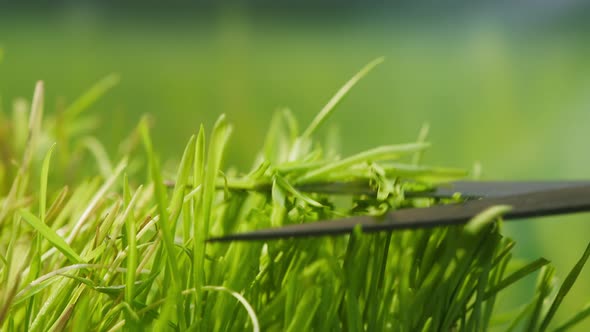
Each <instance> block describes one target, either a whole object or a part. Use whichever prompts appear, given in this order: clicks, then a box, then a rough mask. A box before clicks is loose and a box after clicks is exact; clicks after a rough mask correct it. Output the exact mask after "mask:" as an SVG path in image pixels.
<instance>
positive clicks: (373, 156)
mask: <svg viewBox="0 0 590 332" xmlns="http://www.w3.org/2000/svg"><path fill="white" fill-rule="evenodd" d="M429 146H430V145H429V144H428V143H409V144H400V145H386V146H381V147H377V148H374V149H370V150H367V151H363V152H361V153H358V154H356V155H353V156H350V157H348V158H345V159H342V160H339V161H335V162H332V163H329V164H327V165H325V166H322V167H319V168H317V169H312V170H310V171H309V172H307V173H305V174H304V175H303V176H301V177H299V178H298V179H297V183H304V182H310V181H312V180H316V179H318V178H321V177H323V176H326V175H328V174H330V173H333V172H338V171H342V170H345V169H347V168H349V167H351V166H354V165H358V164H362V163H370V162H375V161H380V160H393V159H397V158H399V157H401V156H403V155H405V154H410V153H415V152H417V151H420V150H424V149H426V148H428V147H429Z"/></svg>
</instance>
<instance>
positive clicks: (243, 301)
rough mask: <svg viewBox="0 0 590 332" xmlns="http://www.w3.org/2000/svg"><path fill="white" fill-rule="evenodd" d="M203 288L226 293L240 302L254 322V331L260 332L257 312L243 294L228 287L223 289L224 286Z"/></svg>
mask: <svg viewBox="0 0 590 332" xmlns="http://www.w3.org/2000/svg"><path fill="white" fill-rule="evenodd" d="M202 288H203V289H204V290H211V291H219V292H224V293H227V294H229V295H231V296H233V297H234V298H235V299H236V300H238V302H240V304H241V305H242V306H243V307H244V309H246V311H247V312H248V316H249V317H250V320H251V321H252V331H253V332H260V323H258V317H257V316H256V312H255V311H254V308H252V305H251V304H250V303H248V300H246V299H245V298H244V296H242V294H240V293H238V292H236V291H233V290H231V289H228V288H226V287H223V286H203V287H202Z"/></svg>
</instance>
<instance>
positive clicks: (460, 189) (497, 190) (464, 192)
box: [427, 181, 590, 198]
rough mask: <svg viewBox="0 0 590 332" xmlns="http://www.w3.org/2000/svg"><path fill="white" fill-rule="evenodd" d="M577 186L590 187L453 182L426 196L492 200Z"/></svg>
mask: <svg viewBox="0 0 590 332" xmlns="http://www.w3.org/2000/svg"><path fill="white" fill-rule="evenodd" d="M579 186H590V181H455V182H450V183H447V184H442V185H439V186H438V187H437V188H436V189H435V190H434V191H432V192H431V193H429V194H427V196H429V197H451V196H453V195H454V194H455V193H460V194H461V196H463V197H467V198H484V197H487V198H492V197H502V196H512V195H519V194H527V193H533V192H540V191H547V190H553V189H563V188H572V187H579Z"/></svg>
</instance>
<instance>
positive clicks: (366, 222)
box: [208, 185, 590, 242]
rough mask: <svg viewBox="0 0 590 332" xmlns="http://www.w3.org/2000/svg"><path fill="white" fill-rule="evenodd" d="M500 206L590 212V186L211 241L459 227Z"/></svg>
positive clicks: (520, 214)
mask: <svg viewBox="0 0 590 332" xmlns="http://www.w3.org/2000/svg"><path fill="white" fill-rule="evenodd" d="M496 205H510V206H512V210H511V211H510V212H508V213H507V214H506V215H504V219H505V220H513V219H522V218H529V217H540V216H549V215H556V214H567V213H575V212H582V211H590V185H582V186H578V185H574V186H573V187H567V188H557V189H551V190H546V191H540V192H532V193H525V194H517V195H511V196H505V197H496V198H485V199H480V200H471V201H466V202H464V203H457V204H449V205H437V206H433V207H429V208H412V209H403V210H398V211H393V212H390V213H388V214H386V215H385V216H384V217H383V218H381V219H377V218H374V217H368V216H357V217H350V218H345V219H339V220H332V221H321V222H312V223H306V224H297V225H288V226H284V227H281V228H269V229H263V230H259V231H254V232H249V233H241V234H232V235H228V236H223V237H217V238H211V239H209V240H208V242H221V241H243V240H266V239H279V238H290V237H304V236H322V235H337V234H345V233H350V232H351V231H352V230H353V229H354V228H355V227H356V226H357V225H361V228H362V231H363V232H365V233H369V232H380V231H393V230H401V229H417V228H428V227H436V226H445V225H456V224H463V223H466V222H467V221H469V220H470V219H471V218H473V217H474V216H476V215H477V214H479V213H481V212H482V211H484V210H486V209H487V208H489V207H492V206H496Z"/></svg>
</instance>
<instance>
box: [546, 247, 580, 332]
mask: <svg viewBox="0 0 590 332" xmlns="http://www.w3.org/2000/svg"><path fill="white" fill-rule="evenodd" d="M588 257H590V243H588V246H586V250H585V251H584V253H583V254H582V257H580V259H579V260H578V262H577V263H576V265H575V266H574V267H573V268H572V270H571V271H570V273H568V275H567V277H566V278H565V280H564V281H563V284H562V285H561V287H560V288H559V291H558V292H557V295H556V296H555V299H554V300H553V303H551V307H549V311H548V312H547V314H546V315H545V318H544V319H543V322H542V323H541V326H540V328H539V331H545V330H546V329H547V328H548V327H549V323H551V320H552V319H553V317H554V316H555V313H556V312H557V309H558V308H559V305H560V304H561V302H562V301H563V299H564V298H565V296H566V295H567V293H568V292H569V291H570V289H571V288H572V286H573V285H574V283H575V282H576V279H578V276H579V275H580V272H582V269H583V268H584V265H585V264H586V262H587V261H588Z"/></svg>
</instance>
